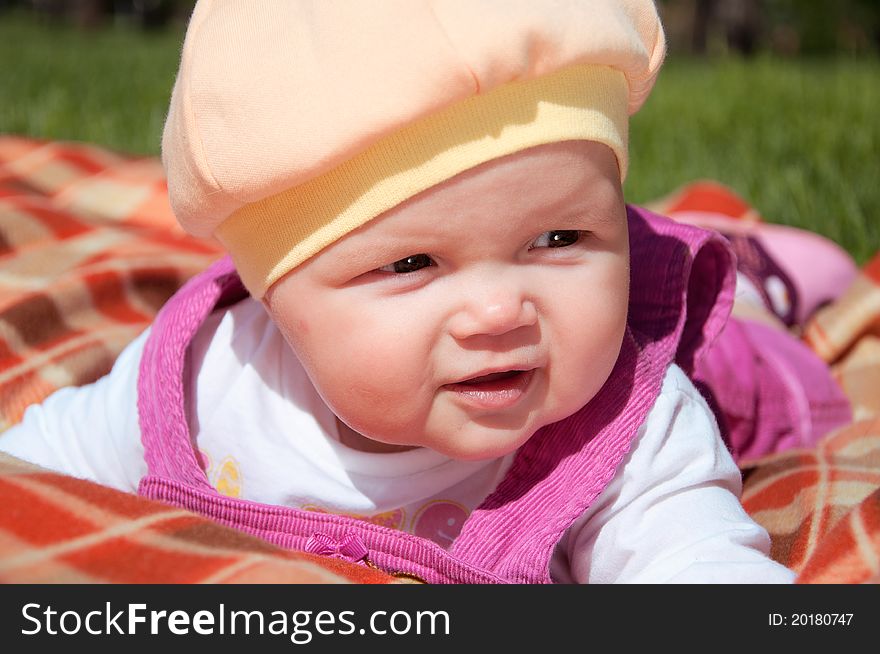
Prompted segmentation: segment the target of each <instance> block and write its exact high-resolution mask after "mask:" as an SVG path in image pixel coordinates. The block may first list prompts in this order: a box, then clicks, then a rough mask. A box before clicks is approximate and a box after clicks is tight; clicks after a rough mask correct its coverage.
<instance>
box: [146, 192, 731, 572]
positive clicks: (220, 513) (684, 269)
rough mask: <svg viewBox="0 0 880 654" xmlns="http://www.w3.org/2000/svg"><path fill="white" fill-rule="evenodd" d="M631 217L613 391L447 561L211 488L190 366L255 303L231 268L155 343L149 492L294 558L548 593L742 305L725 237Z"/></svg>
mask: <svg viewBox="0 0 880 654" xmlns="http://www.w3.org/2000/svg"><path fill="white" fill-rule="evenodd" d="M628 218H629V228H630V246H631V260H632V264H631V271H632V272H631V300H630V313H629V318H628V329H627V333H626V335H625V338H624V342H623V347H622V349H621V352H620V356H619V358H618V360H617V364H616V366H615V368H614V370H613V372H612V374H611V376H610V378H609V380H608V382H607V383H606V384H605V385H604V386H603V387H602V389H601V390H600V391H599V393H598V394H597V395H596V397H594V398H593V400H591V401H590V402H589V403H588V404H587V405H586V406H584V407H583V408H582V409H581V410H579V411H578V412H577V413H575V414H574V415H572V416H570V417H568V418H566V419H564V420H561V421H559V422H557V423H554V424H551V425H548V426H546V427H544V428H542V429H540V430H539V431H538V432H536V433H535V435H534V436H533V437H532V438H531V439H530V440H529V441H528V442H527V443H526V444H525V445H523V446H522V447H521V448H520V450H519V451H518V452H517V454H516V456H515V458H514V461H513V464H512V466H511V468H510V471H509V472H508V474H507V475H506V477H505V478H504V479H503V480H502V481H501V483H500V484H499V485H498V487H497V488H496V489H495V491H494V492H493V493H492V494H491V495H490V496H489V497H488V498H486V500H485V501H484V502H483V503H482V504H481V505H480V506H479V507H477V508H476V509H475V510H474V511H473V512H472V513H471V515H470V516H469V517H468V519H467V520H466V521H465V523H464V526H463V527H462V530H461V532H460V534H459V536H458V537H457V538H456V540H455V541H454V542H453V543H452V545H451V547H450V548H449V549H448V550H444V549H443V548H442V547H440V546H439V545H437V544H436V543H434V542H432V541H430V540H427V539H424V538H420V537H418V536H415V535H412V534H408V533H405V532H401V531H398V530H395V529H392V528H388V527H383V526H380V525H375V524H372V523H368V522H364V521H361V520H356V519H353V518H348V517H344V516H337V515H332V514H326V513H317V512H310V511H304V510H301V509H296V508H289V507H283V506H273V505H267V504H260V503H257V502H249V501H246V500H240V499H233V498H229V497H226V496H223V495H221V494H219V493H218V492H217V491H216V490H215V489H214V488H213V487H212V486H211V485H210V484H209V483H208V480H207V478H206V476H205V473H204V471H203V470H202V468H201V467H200V465H199V463H198V460H197V458H196V455H195V451H194V447H193V440H192V437H191V435H190V433H189V430H188V426H187V425H188V423H187V419H186V414H185V409H184V407H185V401H184V393H185V390H184V389H186V388H187V386H188V385H187V383H186V380H185V378H184V361H185V360H186V358H187V357H186V352H187V348H188V347H189V344H190V341H191V340H192V338H193V336H194V335H195V334H196V332H197V331H198V330H199V328H200V326H201V325H202V323H203V321H204V320H205V318H206V317H207V316H208V315H209V314H210V313H211V312H212V311H214V310H215V309H220V308H223V307H226V306H229V305H230V304H233V303H235V302H238V301H240V300H241V299H243V298H244V297H246V291H245V290H244V288H243V287H242V285H241V282H240V280H239V278H238V275H237V274H236V272H235V270H234V268H233V266H232V263H231V261H230V260H229V259H228V258H225V259H223V260H221V261H219V262H217V263H216V264H214V265H213V266H212V267H211V268H209V269H208V270H206V271H205V272H203V273H201V274H199V275H198V276H196V277H194V278H192V279H191V280H190V281H189V282H188V283H187V284H186V285H184V286H183V287H182V288H181V289H180V291H178V292H177V293H176V294H175V295H174V297H172V298H171V299H170V300H169V301H168V303H167V304H166V305H165V307H164V308H163V309H162V310H161V311H160V313H159V314H158V315H157V317H156V320H155V322H154V324H153V327H152V332H151V334H150V337H149V338H148V340H147V342H146V345H145V348H144V352H143V358H142V360H141V366H140V375H139V379H138V411H139V415H140V428H141V433H142V438H143V443H144V448H145V452H146V454H145V456H146V463H147V467H148V473H147V475H146V476H145V477H144V478H143V479H142V480H141V483H140V488H139V491H140V493H141V494H143V495H146V496H148V497H151V498H154V499H158V500H162V501H165V502H169V503H171V504H174V505H177V506H180V507H183V508H186V509H189V510H192V511H195V512H197V513H200V514H202V515H205V516H207V517H209V518H212V519H214V520H216V521H217V522H220V523H222V524H225V525H229V526H232V527H235V528H238V529H240V530H242V531H245V532H247V533H250V534H254V535H256V536H259V537H261V538H264V539H265V540H267V541H269V542H271V543H274V544H276V545H279V546H281V547H284V548H290V549H297V550H305V549H307V548H308V549H311V550H312V551H315V550H314V545H315V543H316V542H317V543H319V544H321V546H322V547H324V548H325V550H326V551H327V552H328V553H331V552H333V551H334V547H336V549H337V550H338V549H339V547H340V544H342V545H341V547H342V549H343V551H344V550H345V548H346V547H348V548H349V549H352V547H354V551H357V550H358V548H361V552H360V553H359V554H357V555H356V556H354V557H353V558H362V555H363V554H366V557H367V558H368V560H369V561H370V562H371V563H372V564H374V565H376V566H378V567H379V568H381V569H383V570H386V571H388V572H391V573H405V574H411V575H415V576H417V577H420V578H422V579H424V580H426V581H428V582H430V583H444V582H445V583H485V582H512V583H545V582H550V581H551V579H550V573H549V564H550V558H551V556H552V554H553V550H554V548H555V547H556V545H557V543H558V542H559V540H560V539H561V538H562V536H563V534H564V532H565V531H566V530H567V529H568V528H569V526H570V525H571V524H572V523H573V522H574V520H576V519H577V518H578V517H579V516H580V515H582V514H583V513H584V511H586V509H587V508H588V507H589V506H590V504H591V503H592V502H593V501H594V500H595V498H596V497H597V496H598V495H599V494H600V493H601V492H602V490H603V489H604V488H605V487H606V486H607V485H608V483H609V482H610V481H611V479H612V478H613V476H614V473H615V471H616V469H617V467H618V465H619V464H620V462H621V461H622V459H623V457H624V456H625V455H626V453H627V451H628V450H629V448H630V445H631V443H632V439H633V438H634V436H635V434H636V432H637V430H638V428H639V426H640V425H641V424H642V423H643V422H644V420H645V417H646V416H647V414H648V411H649V410H650V408H651V406H652V405H653V403H654V400H655V399H656V397H657V395H658V393H659V390H660V387H661V384H662V382H663V378H664V375H665V373H666V370H667V369H668V367H669V365H670V364H671V363H672V362H676V363H678V364H679V365H680V366H681V367H682V368H683V369H684V370H685V372H687V373H690V372H691V371H692V370H693V367H694V363H695V361H696V359H697V358H698V357H699V356H700V355H701V354H702V352H703V351H704V350H705V349H706V348H707V346H708V345H709V344H710V343H711V342H712V340H713V339H714V338H715V337H716V336H717V335H718V333H719V332H720V331H721V328H722V327H723V325H724V323H725V321H726V319H727V316H728V314H729V312H730V308H731V305H732V301H733V292H734V281H733V280H734V269H733V264H732V257H731V254H730V252H729V250H728V248H727V245H726V243H725V241H724V240H723V238H721V237H719V236H717V235H714V234H712V233H710V232H707V231H703V230H700V229H696V228H694V227H689V226H685V225H682V224H678V223H674V222H672V221H670V220H668V219H666V218H662V217H660V216H656V215H654V214H651V213H650V212H648V211H645V210H643V209H639V208H634V207H629V209H628ZM585 292H589V289H586V290H585ZM355 543H356V546H353V544H355ZM364 547H365V549H363V548H364ZM318 551H321V550H320V549H319V550H318Z"/></svg>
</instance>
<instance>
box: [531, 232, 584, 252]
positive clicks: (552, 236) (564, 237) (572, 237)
mask: <svg viewBox="0 0 880 654" xmlns="http://www.w3.org/2000/svg"><path fill="white" fill-rule="evenodd" d="M580 238H581V232H580V230H577V229H558V230H553V231H551V232H544V233H543V234H541V235H540V236H539V237H538V238H536V239H535V240H534V241H532V244H531V245H530V246H529V249H533V248H564V247H568V246H569V245H574V244H575V243H577V242H578V241H579V240H580Z"/></svg>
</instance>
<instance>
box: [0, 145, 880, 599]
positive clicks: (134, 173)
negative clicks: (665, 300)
mask: <svg viewBox="0 0 880 654" xmlns="http://www.w3.org/2000/svg"><path fill="white" fill-rule="evenodd" d="M663 204H664V206H658V207H654V208H657V209H660V210H661V211H663V210H666V211H667V212H668V213H674V212H675V210H676V209H679V208H685V209H688V208H691V209H692V208H696V209H700V210H708V211H718V212H721V213H726V214H727V215H734V216H737V215H746V214H749V215H750V216H751V215H752V214H753V213H754V211H753V210H752V209H751V207H749V206H748V204H747V203H745V202H743V201H742V200H741V199H740V198H738V197H736V196H735V195H734V194H732V193H731V192H730V191H729V190H728V189H726V188H724V187H723V186H719V185H717V184H714V183H711V182H706V183H702V182H701V183H695V184H692V185H689V186H688V187H685V188H683V189H681V190H680V191H678V192H677V193H675V194H673V195H671V196H670V197H669V198H665V199H664V201H663ZM220 255H221V252H220V250H219V248H218V247H217V245H216V244H214V243H212V242H207V241H203V240H198V239H194V238H192V237H190V236H188V235H186V234H184V233H183V232H182V231H181V230H180V229H179V228H178V226H177V224H176V222H175V221H174V218H173V216H172V214H171V209H170V207H169V206H168V201H167V194H166V186H165V181H164V177H163V172H162V168H161V166H160V165H159V162H158V161H157V160H156V159H155V158H150V157H147V158H133V157H127V156H123V155H121V154H119V153H115V152H110V151H108V150H106V149H102V148H99V147H96V146H92V145H87V144H79V143H61V142H43V141H36V140H32V139H24V138H19V137H15V136H2V135H0V431H3V430H4V429H6V428H7V427H9V426H10V425H12V424H15V423H16V422H18V421H19V420H20V419H21V416H22V414H23V412H24V409H25V408H26V407H27V406H28V405H29V404H32V403H34V402H39V401H41V400H42V399H43V398H45V397H46V396H48V395H49V394H50V393H52V392H53V391H54V390H56V389H58V388H61V387H63V386H70V385H73V386H77V385H82V384H86V383H89V382H92V381H94V380H96V379H98V378H99V377H101V376H102V375H104V374H106V373H107V372H109V370H110V368H111V366H112V364H113V361H114V360H115V358H116V356H117V355H118V354H119V352H120V351H121V350H122V349H123V348H124V347H125V345H126V344H128V343H129V342H130V341H131V340H132V339H134V338H135V337H136V336H137V335H138V334H139V333H140V332H141V331H143V329H144V328H146V327H147V325H149V323H150V322H151V320H152V318H153V316H154V315H155V313H156V312H157V311H158V309H159V308H160V307H161V306H162V304H163V303H164V302H165V301H166V300H167V299H168V297H170V296H171V294H172V293H173V292H174V291H175V290H176V289H177V288H178V287H179V286H180V285H181V284H182V283H183V282H184V281H186V280H187V279H188V278H189V277H191V276H192V275H193V274H195V273H196V272H198V271H200V270H202V269H204V268H205V267H207V266H208V264H210V263H211V262H212V261H214V260H215V259H217V258H218V257H219V256H220ZM805 340H806V342H807V343H809V344H810V345H811V346H812V347H813V348H814V349H815V350H816V351H817V352H818V353H819V354H820V356H822V357H824V358H825V360H826V361H828V362H829V364H831V365H832V366H833V369H834V370H835V373H836V375H837V377H838V380H839V381H840V383H841V385H842V387H843V388H844V389H845V391H846V392H847V394H848V395H849V396H850V398H851V399H852V401H853V406H854V412H855V415H856V421H855V422H853V423H852V424H850V425H847V426H846V427H844V428H842V429H839V430H837V431H836V432H834V433H832V434H829V435H828V436H827V437H826V438H825V439H824V440H823V441H822V442H821V443H820V444H819V445H818V446H817V447H816V448H814V449H809V450H790V451H787V452H783V453H780V454H776V455H772V456H768V457H765V458H762V459H759V460H755V461H748V462H743V465H742V469H743V475H744V480H745V487H744V495H743V504H744V506H745V507H746V509H747V510H748V511H749V513H750V514H751V515H752V516H753V517H754V518H755V519H756V520H757V521H758V522H760V523H761V524H763V525H764V526H765V527H766V528H767V530H768V531H769V533H770V535H771V538H772V542H773V551H772V554H773V556H774V558H776V559H777V560H778V561H780V562H781V563H783V564H785V565H787V566H789V567H791V568H792V569H794V570H795V571H797V572H798V581H800V582H802V583H864V582H877V581H878V580H880V563H878V561H880V394H878V392H877V389H878V388H880V256H878V257H877V258H875V259H874V260H873V261H872V262H871V263H870V264H869V265H868V266H866V267H865V268H864V269H863V271H862V274H861V275H860V277H859V279H858V280H857V283H856V284H854V285H853V287H852V288H850V289H848V290H847V291H846V293H844V294H843V296H841V298H840V300H839V301H837V302H835V303H834V304H832V305H830V306H828V307H825V308H824V309H822V310H821V311H820V312H819V313H818V314H817V315H816V316H815V317H814V318H813V320H812V322H811V323H810V325H809V326H808V328H807V330H806V332H805ZM0 506H2V507H3V508H2V509H0V582H6V583H10V582H28V583H31V582H43V583H61V582H73V583H99V582H108V583H156V582H168V583H264V582H265V583H268V582H271V583H388V582H391V581H394V579H393V578H392V577H390V576H389V575H386V574H384V573H382V572H379V571H377V570H374V569H370V568H366V567H363V566H359V565H354V564H350V563H347V562H345V561H341V560H337V559H330V558H319V557H316V556H312V555H309V554H306V553H301V552H289V551H284V550H281V549H279V548H277V547H274V546H272V545H269V544H267V543H265V542H263V541H261V540H259V539H256V538H253V537H250V536H247V535H245V534H241V533H239V532H236V531H234V530H232V529H229V528H226V527H223V526H220V525H218V524H216V523H213V522H211V521H209V520H207V519H205V518H202V517H200V516H197V515H195V514H192V513H188V512H186V511H182V510H179V509H176V508H173V507H169V506H166V505H163V504H160V503H156V502H152V501H149V500H146V499H144V498H141V497H137V496H134V495H129V494H125V493H121V492H118V491H115V490H112V489H109V488H105V487H102V486H98V485H96V484H93V483H91V482H87V481H83V480H79V479H74V478H71V477H67V476H64V475H59V474H56V473H52V472H49V471H46V470H42V469H39V468H36V467H34V466H31V465H29V464H25V463H23V462H21V461H18V460H16V459H13V458H11V457H8V456H3V455H0Z"/></svg>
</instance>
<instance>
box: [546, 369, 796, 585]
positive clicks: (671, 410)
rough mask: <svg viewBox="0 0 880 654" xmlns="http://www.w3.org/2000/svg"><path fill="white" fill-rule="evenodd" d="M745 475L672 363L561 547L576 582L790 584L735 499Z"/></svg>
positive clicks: (559, 572) (558, 571)
mask: <svg viewBox="0 0 880 654" xmlns="http://www.w3.org/2000/svg"><path fill="white" fill-rule="evenodd" d="M741 491H742V477H741V474H740V471H739V469H738V468H737V466H736V464H735V463H734V461H733V459H732V457H731V456H730V454H729V452H728V451H727V448H726V447H725V446H724V443H723V441H722V440H721V438H720V436H719V434H718V427H717V423H716V422H715V418H714V416H713V415H712V413H711V411H710V409H709V407H708V405H707V404H706V402H705V400H704V399H703V398H702V396H700V394H699V393H698V392H697V390H696V388H695V387H694V386H693V384H692V383H691V382H690V380H689V379H688V378H687V377H686V376H685V375H684V373H683V372H682V371H681V369H680V368H678V367H676V366H673V367H672V368H671V369H670V372H669V373H668V374H667V376H666V379H665V380H664V384H663V389H662V391H661V394H660V396H659V397H658V398H657V401H656V402H655V404H654V406H653V407H652V409H651V412H650V415H649V417H648V419H647V421H646V422H645V424H644V425H642V427H641V429H640V433H639V435H638V441H637V442H636V443H635V444H634V447H633V449H632V450H631V451H630V453H629V454H628V456H627V457H626V459H625V460H624V462H623V464H622V466H621V467H620V468H619V469H618V471H617V473H616V475H615V477H614V479H613V480H612V482H611V484H610V485H609V486H608V487H607V488H606V489H605V490H604V491H603V493H602V494H601V495H600V496H599V497H598V498H597V500H596V502H595V503H594V504H593V505H592V506H591V507H590V509H589V510H588V511H587V512H586V513H585V514H584V515H583V516H581V518H579V519H578V520H577V521H576V522H575V524H574V525H573V526H572V527H571V528H570V529H569V531H568V532H567V534H566V537H565V538H564V539H563V541H562V542H561V543H560V544H559V546H558V547H557V555H558V556H557V557H556V559H554V566H553V572H554V577H555V578H556V579H557V580H558V581H566V582H569V583H571V582H574V583H789V582H791V581H793V579H794V573H793V572H792V571H791V570H789V569H787V568H785V567H784V566H782V565H779V564H777V563H775V562H774V561H772V560H771V559H769V558H768V556H767V553H768V552H769V550H770V539H769V537H768V535H767V532H766V530H765V529H764V528H763V527H761V526H760V525H758V524H757V523H755V522H754V521H753V520H752V519H751V518H750V517H749V515H748V514H747V513H746V512H745V510H744V509H743V507H742V505H741V504H740V502H739V497H740V494H741Z"/></svg>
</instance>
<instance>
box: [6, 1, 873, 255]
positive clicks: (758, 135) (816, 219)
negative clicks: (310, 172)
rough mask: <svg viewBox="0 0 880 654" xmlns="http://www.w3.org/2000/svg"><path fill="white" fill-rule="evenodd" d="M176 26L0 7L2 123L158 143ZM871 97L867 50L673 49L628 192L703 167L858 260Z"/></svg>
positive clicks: (121, 146)
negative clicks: (784, 54) (821, 55)
mask: <svg viewBox="0 0 880 654" xmlns="http://www.w3.org/2000/svg"><path fill="white" fill-rule="evenodd" d="M182 36H183V32H182V29H181V28H175V29H173V30H169V31H166V32H162V33H157V34H144V33H142V32H138V31H135V30H131V29H123V28H113V29H103V30H97V31H91V32H85V33H83V32H79V31H76V30H73V29H70V28H66V27H63V26H57V25H56V26H47V25H39V24H37V23H35V22H34V21H33V20H32V19H30V18H29V17H27V16H24V15H22V14H15V13H6V14H0V60H2V61H4V63H5V65H4V70H3V73H2V74H0V98H2V102H0V132H6V133H17V134H25V135H30V136H36V137H41V138H51V139H65V140H81V141H89V142H92V143H97V144H100V145H103V146H106V147H110V148H114V149H117V150H122V151H126V152H131V153H136V154H157V153H158V151H159V140H160V135H161V131H162V123H163V121H164V117H165V111H166V109H167V105H168V98H169V94H170V92H171V86H172V83H173V81H174V74H175V71H176V67H177V63H178V57H179V48H180V42H181V39H182ZM878 108H880V60H877V59H868V60H850V59H836V60H797V61H780V60H773V59H758V60H755V61H741V60H737V59H722V60H717V59H716V60H709V61H705V60H686V59H670V61H668V62H667V64H666V65H665V67H664V69H663V71H662V72H661V75H660V79H659V81H658V84H657V87H656V89H655V91H654V93H653V94H652V96H651V97H650V98H649V100H648V103H647V104H646V106H645V107H644V108H643V109H642V111H641V112H639V113H638V114H637V115H636V116H635V117H634V118H633V120H632V126H631V138H630V143H631V166H630V174H629V178H628V179H627V183H626V195H627V199H628V200H629V201H632V202H637V203H642V202H647V201H649V200H651V199H654V198H657V197H659V196H662V195H665V194H667V193H669V192H670V191H672V190H674V189H675V188H677V187H678V186H680V185H682V184H684V183H686V182H688V181H692V180H695V179H704V178H709V179H714V180H717V181H720V182H722V183H724V184H727V185H728V186H730V187H732V188H733V189H734V190H735V191H736V192H737V193H739V194H740V195H741V196H742V197H743V198H745V199H746V200H747V201H748V202H750V203H751V204H753V205H754V206H755V207H756V208H757V209H758V210H759V211H760V212H761V214H762V215H763V216H764V217H765V218H766V219H767V220H770V221H773V222H780V223H785V224H789V225H795V226H798V227H802V228H805V229H811V230H813V231H816V232H819V233H820V234H824V235H825V236H828V237H829V238H832V239H833V240H835V241H837V242H838V243H840V244H841V245H842V246H843V247H844V248H846V249H847V250H848V251H849V252H850V253H852V254H853V256H854V257H855V258H856V260H857V261H858V262H859V263H864V262H865V261H866V260H867V259H868V258H869V257H870V256H872V255H873V254H874V253H875V252H877V250H878V249H880V163H878V161H880V120H878V118H877V109H878Z"/></svg>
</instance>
